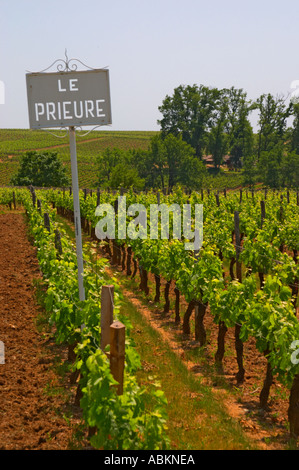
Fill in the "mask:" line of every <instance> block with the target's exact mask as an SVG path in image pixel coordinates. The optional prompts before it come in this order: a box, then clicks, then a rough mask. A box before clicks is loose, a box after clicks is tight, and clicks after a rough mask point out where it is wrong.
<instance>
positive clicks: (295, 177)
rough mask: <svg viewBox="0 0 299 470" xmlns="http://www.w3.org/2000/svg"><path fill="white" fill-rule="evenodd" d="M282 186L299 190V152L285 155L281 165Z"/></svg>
mask: <svg viewBox="0 0 299 470" xmlns="http://www.w3.org/2000/svg"><path fill="white" fill-rule="evenodd" d="M280 172H281V186H283V187H288V188H294V189H297V188H299V155H298V153H297V152H295V151H293V152H288V153H286V152H285V153H284V154H283V156H282V159H281V165H280Z"/></svg>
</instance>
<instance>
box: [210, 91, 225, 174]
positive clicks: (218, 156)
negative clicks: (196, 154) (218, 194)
mask: <svg viewBox="0 0 299 470" xmlns="http://www.w3.org/2000/svg"><path fill="white" fill-rule="evenodd" d="M219 98H220V99H219V100H217V104H216V109H215V112H214V115H213V118H212V119H211V124H210V132H209V137H208V144H207V151H208V152H210V153H211V154H212V157H213V162H214V166H215V168H219V167H220V165H221V163H222V162H223V157H224V156H225V154H226V151H227V149H228V134H227V132H226V129H227V124H228V119H227V115H228V102H227V97H226V96H225V95H224V93H221V95H220V96H219Z"/></svg>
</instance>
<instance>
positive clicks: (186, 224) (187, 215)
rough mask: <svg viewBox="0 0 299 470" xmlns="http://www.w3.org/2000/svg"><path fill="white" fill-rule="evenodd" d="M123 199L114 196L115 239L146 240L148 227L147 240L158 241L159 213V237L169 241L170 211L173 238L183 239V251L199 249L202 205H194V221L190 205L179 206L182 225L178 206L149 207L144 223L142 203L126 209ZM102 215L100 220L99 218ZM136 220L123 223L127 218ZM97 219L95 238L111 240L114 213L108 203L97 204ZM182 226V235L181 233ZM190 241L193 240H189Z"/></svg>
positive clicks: (144, 214) (144, 216)
mask: <svg viewBox="0 0 299 470" xmlns="http://www.w3.org/2000/svg"><path fill="white" fill-rule="evenodd" d="M126 206H127V205H126V196H119V197H118V208H117V237H118V239H120V240H124V239H126V238H129V239H131V240H136V239H138V238H140V239H146V238H147V237H148V226H149V227H150V239H151V240H157V239H158V238H159V214H161V238H162V239H169V232H170V229H169V226H170V220H169V219H170V212H171V213H172V226H173V235H172V236H173V239H176V240H180V239H182V235H183V237H184V239H185V240H186V242H185V244H184V247H185V250H199V249H200V248H201V246H202V240H203V205H202V204H195V205H194V218H192V208H191V204H183V224H182V214H181V207H180V205H179V204H171V205H170V206H167V204H150V218H149V221H148V215H147V210H146V208H145V206H144V205H143V204H139V203H135V204H131V205H130V206H129V207H128V208H127V207H126ZM105 213H106V215H105V216H104V217H103V215H104V214H105ZM136 213H138V215H137V217H135V218H134V219H133V220H130V222H129V223H128V224H127V216H135V215H136ZM95 215H96V216H97V217H101V219H100V220H99V221H98V222H97V224H96V227H95V234H96V237H97V238H98V239H100V240H105V239H107V238H108V239H109V240H113V239H115V231H116V212H115V210H114V207H113V206H112V205H111V204H108V203H106V204H100V205H99V206H98V207H97V208H96V211H95ZM182 225H183V232H182ZM190 240H193V241H190Z"/></svg>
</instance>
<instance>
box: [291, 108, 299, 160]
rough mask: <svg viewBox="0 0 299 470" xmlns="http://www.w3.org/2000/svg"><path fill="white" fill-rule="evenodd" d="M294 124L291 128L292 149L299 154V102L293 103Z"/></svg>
mask: <svg viewBox="0 0 299 470" xmlns="http://www.w3.org/2000/svg"><path fill="white" fill-rule="evenodd" d="M292 109H293V112H292V114H293V116H294V121H293V126H292V128H291V129H290V134H291V135H290V144H291V150H293V151H294V152H296V153H297V154H298V155H299V103H293V108H292Z"/></svg>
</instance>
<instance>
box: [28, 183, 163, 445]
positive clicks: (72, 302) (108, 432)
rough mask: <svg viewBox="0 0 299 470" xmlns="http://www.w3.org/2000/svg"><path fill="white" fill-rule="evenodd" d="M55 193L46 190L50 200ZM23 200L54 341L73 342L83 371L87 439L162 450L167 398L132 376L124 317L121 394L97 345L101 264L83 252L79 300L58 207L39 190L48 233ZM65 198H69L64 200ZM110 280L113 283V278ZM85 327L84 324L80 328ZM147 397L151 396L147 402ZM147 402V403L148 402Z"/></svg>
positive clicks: (134, 362) (136, 364) (134, 357)
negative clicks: (58, 241)
mask: <svg viewBox="0 0 299 470" xmlns="http://www.w3.org/2000/svg"><path fill="white" fill-rule="evenodd" d="M53 193H54V191H50V192H49V193H48V198H49V199H50V198H51V195H52V196H53ZM23 195H24V196H23V204H24V205H25V207H26V211H27V215H28V218H29V225H30V232H31V234H32V236H33V237H34V240H35V245H36V247H37V257H38V261H39V264H40V267H41V270H42V272H43V275H44V280H45V282H46V283H47V286H48V289H47V292H46V297H45V307H46V310H47V311H48V313H49V321H50V324H51V325H55V330H56V331H55V338H56V341H57V342H58V343H67V344H70V345H74V344H76V345H77V346H76V349H75V351H76V353H77V359H76V363H75V367H76V368H77V369H78V370H80V372H81V380H80V387H81V390H82V393H83V397H82V399H81V402H80V405H81V407H82V412H83V417H84V419H85V423H86V425H87V426H92V427H95V428H96V431H95V433H94V435H93V436H92V438H91V443H92V445H93V446H94V447H95V448H98V449H115V450H117V449H130V450H132V449H134V450H137V449H142V450H143V449H151V450H158V449H166V448H168V447H169V441H168V438H167V435H166V418H167V416H166V412H165V405H166V399H165V396H164V393H163V391H162V390H161V389H160V386H159V384H157V383H156V382H153V383H152V386H151V387H150V388H148V389H145V388H141V387H140V386H139V385H138V383H137V380H136V377H135V373H136V370H137V369H139V368H140V367H141V362H140V358H139V355H138V354H137V352H136V351H135V349H134V344H133V341H132V339H131V337H130V328H131V325H130V324H129V322H128V320H126V319H124V318H121V321H123V322H124V323H125V325H126V354H125V356H126V364H125V373H124V392H123V394H122V395H121V396H118V395H117V393H116V389H115V385H116V384H117V382H116V381H115V380H114V378H113V377H112V375H111V372H110V364H109V361H108V359H107V356H106V354H105V353H104V352H102V351H101V350H100V349H99V346H98V343H99V341H100V333H101V332H100V326H99V325H100V323H101V321H100V313H101V299H100V295H99V290H100V286H101V285H103V284H104V283H106V282H105V278H104V276H103V270H104V263H105V261H103V262H102V263H101V265H100V266H97V271H96V272H95V271H94V270H93V269H92V265H91V262H90V261H91V260H90V259H89V252H88V251H87V253H86V250H84V258H85V261H86V264H85V268H84V288H85V295H86V300H85V301H81V302H80V301H79V298H78V297H79V295H78V287H77V264H76V250H75V247H74V246H72V244H71V242H70V240H68V239H67V238H66V236H65V234H62V254H61V255H59V256H58V255H57V251H56V248H55V239H54V231H53V230H52V229H53V228H54V227H55V226H56V224H55V214H56V211H55V210H53V209H51V205H50V203H49V201H47V198H46V197H45V194H42V193H41V192H38V197H39V198H40V199H41V200H42V206H43V209H44V210H46V211H47V212H48V213H49V214H50V219H51V231H50V232H49V231H48V230H46V229H45V228H44V221H43V217H42V215H41V213H40V212H39V211H38V210H37V209H36V208H33V206H32V201H31V198H30V196H29V197H28V195H29V191H28V190H27V191H26V192H25V190H24V193H23ZM62 200H64V202H66V200H67V198H66V197H65V198H63V199H62ZM111 282H112V281H111ZM118 298H119V293H118V287H117V285H116V286H115V297H114V316H115V318H117V314H118V311H119V304H118ZM82 325H84V328H82ZM148 397H150V400H148ZM148 401H150V403H151V406H150V407H147V405H146V403H147V402H148Z"/></svg>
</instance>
